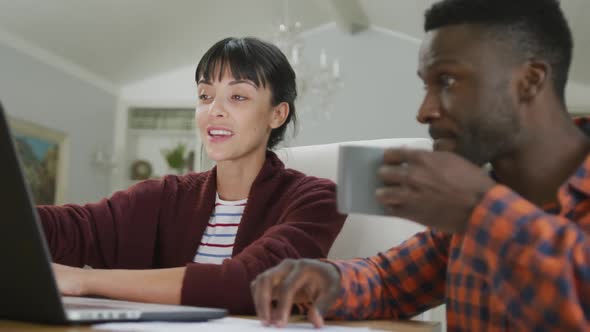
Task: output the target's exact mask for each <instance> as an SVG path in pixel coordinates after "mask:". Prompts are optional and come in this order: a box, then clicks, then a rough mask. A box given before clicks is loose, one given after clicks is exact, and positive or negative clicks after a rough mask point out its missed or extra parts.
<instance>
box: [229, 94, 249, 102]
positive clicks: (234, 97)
mask: <svg viewBox="0 0 590 332" xmlns="http://www.w3.org/2000/svg"><path fill="white" fill-rule="evenodd" d="M231 98H232V99H233V100H237V101H244V100H246V99H247V98H246V97H244V96H240V95H233V96H231Z"/></svg>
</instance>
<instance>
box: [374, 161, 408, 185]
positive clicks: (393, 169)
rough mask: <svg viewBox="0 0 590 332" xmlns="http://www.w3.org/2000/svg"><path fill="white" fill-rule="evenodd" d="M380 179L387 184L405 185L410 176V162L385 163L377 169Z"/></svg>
mask: <svg viewBox="0 0 590 332" xmlns="http://www.w3.org/2000/svg"><path fill="white" fill-rule="evenodd" d="M377 175H378V176H379V179H380V180H381V181H382V182H383V183H384V184H387V185H403V184H405V183H406V181H407V178H408V164H405V163H404V164H400V165H383V166H381V167H379V169H378V170H377Z"/></svg>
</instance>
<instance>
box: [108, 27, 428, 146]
mask: <svg viewBox="0 0 590 332" xmlns="http://www.w3.org/2000/svg"><path fill="white" fill-rule="evenodd" d="M305 40H306V50H305V53H304V56H305V57H306V58H307V59H308V60H309V62H314V61H315V62H319V52H320V50H321V49H322V48H325V49H326V51H327V53H328V54H329V55H335V56H337V57H338V59H339V61H340V63H341V68H342V76H343V81H344V82H343V88H342V90H341V91H339V92H338V93H337V94H336V96H335V98H334V101H335V112H333V113H332V117H331V119H329V120H328V119H322V120H320V121H319V122H317V123H312V121H311V120H312V117H311V116H310V115H309V114H303V113H301V114H298V115H299V117H300V125H301V126H300V130H299V132H298V134H297V136H296V137H295V138H294V139H289V142H287V143H286V144H287V145H291V146H297V145H309V144H320V143H330V142H338V141H345V140H359V139H374V138H387V137H427V132H426V128H424V127H423V126H420V125H419V124H418V123H417V122H416V120H415V114H416V110H417V107H418V105H419V103H420V101H421V97H422V88H421V83H420V82H419V80H418V79H417V77H416V63H417V53H418V43H419V41H417V40H415V39H412V38H409V37H406V36H404V35H401V34H396V33H393V32H390V31H385V30H382V29H378V28H371V29H370V30H368V31H365V32H362V33H360V34H356V35H349V34H346V33H343V32H341V31H340V30H339V29H338V28H337V27H336V25H335V24H328V25H326V26H323V27H321V28H319V29H316V30H313V31H308V32H307V33H306V34H305ZM199 56H200V55H198V56H197V59H198V57H199ZM316 64H317V63H316ZM196 65H197V63H194V64H190V65H187V66H183V67H180V68H178V69H177V70H174V71H171V72H169V73H165V74H162V75H158V76H156V77H153V78H149V79H146V80H143V81H140V82H136V83H133V84H130V85H128V86H125V87H123V88H122V89H121V98H122V99H123V100H125V102H126V103H128V104H142V105H145V104H154V105H161V104H162V103H169V104H171V105H173V106H188V105H194V104H195V103H196V88H195V83H194V71H195V67H196ZM118 135H119V134H118Z"/></svg>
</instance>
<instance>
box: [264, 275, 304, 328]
mask: <svg viewBox="0 0 590 332" xmlns="http://www.w3.org/2000/svg"><path fill="white" fill-rule="evenodd" d="M306 282H307V278H306V277H305V274H304V273H303V271H302V269H300V268H297V267H295V268H294V269H293V270H292V271H291V273H290V274H289V275H288V276H287V277H286V278H285V279H284V280H283V281H282V282H281V284H280V285H279V287H277V288H276V290H277V292H276V299H277V307H276V309H275V310H276V311H275V312H274V313H273V315H272V316H273V319H275V318H276V321H274V322H273V323H275V324H276V325H277V326H278V327H285V326H287V323H288V322H289V315H290V314H291V309H292V308H293V301H294V299H295V295H296V294H297V293H298V292H300V291H301V290H302V289H303V286H304V285H305V283H306Z"/></svg>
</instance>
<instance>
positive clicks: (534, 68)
mask: <svg viewBox="0 0 590 332" xmlns="http://www.w3.org/2000/svg"><path fill="white" fill-rule="evenodd" d="M550 70H551V66H549V64H548V63H547V62H544V61H538V60H531V61H528V62H527V63H526V64H525V65H524V71H523V72H522V76H521V77H520V80H519V84H518V86H519V89H518V95H519V99H520V100H521V101H523V102H529V101H531V100H533V99H534V98H535V97H537V95H538V94H539V93H540V92H541V91H542V90H543V89H544V88H546V86H547V84H548V80H547V78H548V77H549V72H550Z"/></svg>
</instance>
